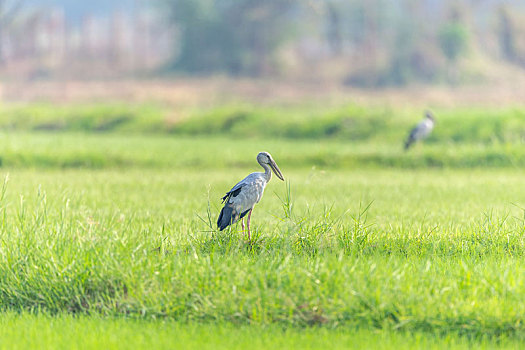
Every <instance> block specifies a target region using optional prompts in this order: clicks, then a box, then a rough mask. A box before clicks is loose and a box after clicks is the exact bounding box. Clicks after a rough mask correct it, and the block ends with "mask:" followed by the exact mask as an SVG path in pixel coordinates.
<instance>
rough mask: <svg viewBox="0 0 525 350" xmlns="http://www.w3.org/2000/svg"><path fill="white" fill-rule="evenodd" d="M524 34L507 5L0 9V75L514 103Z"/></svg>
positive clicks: (295, 0)
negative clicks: (470, 91) (438, 89)
mask: <svg viewBox="0 0 525 350" xmlns="http://www.w3.org/2000/svg"><path fill="white" fill-rule="evenodd" d="M524 33H525V4H524V3H522V2H519V1H504V0H463V1H442V0H417V1H416V0H392V1H390V0H301V1H299V0H267V1H264V2H263V1H256V0H235V1H234V0H112V1H103V0H92V1H77V0H2V1H0V76H1V77H2V80H3V82H4V85H8V82H36V81H38V82H42V81H64V80H75V81H93V80H106V81H107V80H110V79H113V80H114V79H121V80H122V79H130V78H132V79H147V78H154V79H158V78H162V79H171V80H177V79H179V80H180V79H182V78H188V77H195V76H197V77H199V78H203V77H210V76H215V77H217V76H220V77H234V78H235V79H243V78H246V79H250V80H252V79H266V80H268V79H271V80H273V81H275V80H280V81H286V82H288V83H292V84H293V83H299V84H302V85H303V86H304V85H305V84H312V83H313V84H330V85H331V86H340V87H349V88H358V89H368V90H370V89H385V88H402V87H406V86H411V85H412V86H413V85H424V86H430V85H439V86H464V85H469V84H470V85H473V84H475V85H483V84H485V85H491V84H492V85H494V84H496V85H498V86H500V87H501V86H503V87H505V86H509V85H510V88H509V92H510V93H511V94H513V93H514V91H513V89H514V88H515V86H516V85H515V84H516V82H521V79H522V78H523V76H525V74H524V73H525V35H523V34H524ZM513 84H514V85H513ZM5 89H6V86H4V90H5ZM7 89H9V87H7ZM10 95H13V94H10ZM11 97H13V98H16V97H17V96H16V94H15V96H11Z"/></svg>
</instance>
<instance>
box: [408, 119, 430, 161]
mask: <svg viewBox="0 0 525 350" xmlns="http://www.w3.org/2000/svg"><path fill="white" fill-rule="evenodd" d="M432 129H434V116H433V115H432V113H430V112H428V111H427V112H425V119H423V120H422V121H421V122H419V124H417V125H416V126H415V127H414V128H413V129H412V130H411V131H410V134H409V135H408V138H407V140H406V141H405V151H406V150H408V149H409V148H410V146H412V144H413V143H414V142H416V141H419V140H422V139H425V138H426V137H427V136H428V135H429V134H430V133H431V132H432Z"/></svg>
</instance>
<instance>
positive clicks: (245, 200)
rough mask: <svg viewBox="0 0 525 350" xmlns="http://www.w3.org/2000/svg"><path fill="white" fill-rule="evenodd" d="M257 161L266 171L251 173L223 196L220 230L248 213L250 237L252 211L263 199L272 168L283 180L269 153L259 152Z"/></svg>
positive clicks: (219, 221) (219, 222) (218, 223)
mask: <svg viewBox="0 0 525 350" xmlns="http://www.w3.org/2000/svg"><path fill="white" fill-rule="evenodd" d="M257 161H258V162H259V164H260V165H261V166H262V167H263V168H264V172H257V173H251V174H250V175H248V176H246V177H245V178H244V179H243V180H241V181H240V182H239V183H237V184H236V185H235V186H233V188H232V189H231V190H230V191H229V192H228V193H226V195H225V196H224V197H222V201H223V203H224V207H223V208H222V210H221V213H220V214H219V218H218V220H217V227H218V228H219V230H221V231H222V230H224V229H225V228H226V227H228V226H230V225H233V224H235V223H236V222H238V221H239V220H241V219H243V218H244V216H246V215H247V214H250V215H248V237H250V216H251V211H252V210H253V207H254V206H255V204H257V203H259V201H260V200H261V198H262V196H263V193H264V189H265V187H266V185H267V184H268V182H269V181H270V180H271V178H272V170H273V171H274V172H275V174H276V175H277V177H279V178H280V179H281V180H283V176H282V174H281V171H280V170H279V168H278V167H277V164H276V163H275V161H274V160H273V159H272V157H271V155H270V154H269V153H267V152H261V153H259V155H258V156H257ZM243 229H244V222H243Z"/></svg>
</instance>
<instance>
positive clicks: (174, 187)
mask: <svg viewBox="0 0 525 350" xmlns="http://www.w3.org/2000/svg"><path fill="white" fill-rule="evenodd" d="M353 108H354V109H352V111H353V112H352V113H357V112H359V111H365V112H366V110H363V109H359V108H357V107H353ZM117 110H118V109H117ZM98 111H99V112H100V111H101V110H98ZM102 111H104V109H102ZM225 111H226V112H225ZM62 112H63V111H62ZM256 112H257V113H259V114H257V118H263V115H265V113H263V112H264V111H256ZM383 112H384V111H383ZM383 112H381V113H383ZM456 112H458V113H459V111H456ZM507 112H508V111H507ZM507 112H505V113H503V112H501V113H503V114H498V115H497V116H495V117H494V118H495V119H491V118H492V117H490V116H488V114H487V115H486V116H488V117H487V118H489V119H488V121H487V120H484V119H479V118H478V117H479V113H482V112H480V111H477V112H476V111H475V112H473V113H474V114H472V115H469V114H467V115H466V116H465V118H464V120H463V121H461V122H458V123H459V128H460V129H461V127H462V125H463V126H465V125H467V124H468V125H470V126H474V124H473V123H474V120H481V121H482V123H481V125H479V127H478V126H476V128H475V129H472V130H471V131H472V132H469V133H467V134H465V135H464V138H461V139H460V138H456V137H454V136H453V135H452V134H451V133H450V132H451V131H452V129H451V128H452V124H451V123H452V121H453V120H454V118H457V116H458V115H459V114H454V115H452V114H449V115H447V112H446V111H445V112H443V114H442V115H443V116H444V117H443V125H444V126H443V127H442V129H439V128H440V126H439V128H438V127H437V129H436V135H434V136H433V137H432V138H431V139H429V140H427V141H426V142H425V143H423V144H418V145H416V147H415V148H414V149H412V150H411V152H408V153H404V152H403V151H402V136H403V135H404V133H405V129H404V128H405V126H404V125H405V124H407V125H408V124H409V123H408V114H407V113H406V112H405V113H404V114H401V118H402V121H398V120H397V119H395V118H397V117H391V119H388V118H387V119H385V120H386V122H388V123H391V125H390V126H389V127H392V130H388V128H389V127H387V128H386V129H384V128H383V126H378V128H377V135H369V136H366V137H364V138H363V139H358V140H356V139H355V138H352V137H349V139H350V140H347V139H346V138H345V137H346V136H348V135H349V134H348V135H347V134H345V133H344V132H343V133H341V134H338V133H336V134H334V135H324V134H323V135H317V134H316V135H314V134H311V135H307V134H308V133H315V132H317V131H318V129H319V130H321V132H322V130H324V129H323V128H324V127H325V126H326V125H328V124H326V123H325V119H323V118H321V119H319V120H317V121H315V120H313V119H312V120H310V121H312V124H307V125H305V126H304V127H303V128H302V129H297V130H295V131H294V132H297V133H302V134H301V135H299V136H298V135H288V134H286V133H284V134H280V136H281V137H280V138H279V137H271V138H266V137H265V136H267V135H269V134H270V132H271V131H272V128H274V126H275V125H274V126H272V123H273V122H279V123H283V125H284V129H286V128H288V127H290V128H292V126H293V125H295V124H293V123H295V121H297V120H299V119H296V118H297V116H292V117H291V119H290V120H289V121H284V120H281V119H279V117H278V115H279V114H278V113H277V112H276V114H275V115H271V113H270V117H269V119H270V120H269V121H268V128H269V129H268V130H263V131H260V132H255V133H254V134H253V135H252V136H253V137H252V138H247V137H239V135H240V134H239V133H240V131H242V130H243V128H244V127H246V128H248V127H249V128H250V129H252V126H254V125H256V124H251V123H258V122H260V121H261V120H262V119H261V120H259V119H257V118H256V120H255V121H253V120H251V119H250V118H252V117H251V115H250V116H248V117H247V118H248V119H242V120H243V121H242V122H239V123H241V124H239V125H236V123H237V122H235V123H234V125H233V126H232V128H231V129H228V130H227V131H224V132H222V135H219V136H209V135H207V131H206V132H205V131H202V130H200V129H199V128H201V127H206V125H207V121H208V119H207V118H208V117H206V116H204V117H203V118H204V119H202V120H200V121H199V120H196V121H195V123H196V124H195V125H193V126H191V128H190V126H188V125H189V124H184V123H186V122H187V123H190V124H191V122H192V121H184V122H183V123H182V124H180V125H178V126H172V127H173V128H172V129H170V130H163V131H159V130H160V129H159V130H154V131H152V130H149V131H147V132H146V131H144V130H142V129H141V128H140V127H137V128H138V129H135V130H133V128H128V129H126V130H124V129H120V126H118V127H115V129H112V130H104V132H101V131H100V130H99V131H97V132H93V130H91V129H90V128H87V129H86V130H80V129H78V130H77V129H76V128H69V127H67V128H65V129H61V130H58V131H57V130H54V131H53V132H49V130H47V131H42V130H40V131H38V132H35V131H34V129H33V128H32V127H27V128H26V127H18V126H17V127H14V128H13V129H15V130H16V131H9V132H4V133H3V134H2V135H1V137H0V159H1V161H2V174H0V175H2V177H4V176H7V174H9V180H8V181H7V182H6V183H5V185H4V187H3V191H1V192H0V193H1V194H2V195H1V196H0V276H2V278H0V308H1V309H2V310H4V311H5V312H7V313H6V314H4V315H3V317H0V323H2V322H4V323H5V324H6V327H7V328H5V329H7V330H8V332H11V333H9V334H10V335H9V337H10V338H8V339H13V343H15V340H16V338H17V337H20V336H19V335H18V334H20V333H16V332H17V329H18V327H17V326H16V325H17V324H24V323H27V324H29V325H33V327H35V329H40V330H42V331H43V332H44V333H45V334H47V338H45V337H43V338H42V341H43V342H44V344H47V343H45V342H47V341H48V342H56V344H57V347H60V346H63V345H61V344H67V343H68V342H69V343H70V344H73V345H72V347H74V346H75V345H74V344H76V343H74V341H72V340H70V339H69V338H68V337H69V335H70V334H75V332H79V327H80V328H84V329H104V331H106V333H105V334H108V335H107V337H106V338H105V337H104V336H102V337H100V338H93V339H88V340H87V343H86V345H89V346H91V347H97V346H109V347H119V346H121V347H126V346H125V345H126V344H127V343H118V344H117V343H116V342H114V339H115V338H111V336H110V335H109V333H111V332H113V333H114V334H117V335H118V334H120V336H121V337H126V338H127V339H129V342H130V344H131V342H133V341H135V342H136V344H137V346H138V347H140V346H141V344H156V346H158V347H161V348H162V347H168V345H173V344H176V342H177V340H174V338H173V337H172V335H171V333H170V334H168V333H169V330H170V329H176V330H178V331H179V332H180V333H179V334H180V338H177V339H185V340H184V341H187V342H188V344H189V346H190V347H191V346H194V347H197V346H203V344H205V340H206V339H207V340H209V341H210V342H212V343H215V344H214V345H215V346H216V347H219V348H220V347H221V346H222V347H225V348H226V347H228V348H231V347H240V346H245V345H246V344H248V343H250V344H251V345H253V346H255V347H262V348H263V347H266V348H267V347H269V346H268V344H269V343H268V342H270V344H280V343H279V342H281V341H282V342H283V343H282V344H283V347H290V346H293V345H294V344H299V345H300V346H301V347H306V348H308V346H307V345H305V344H306V343H307V340H308V339H309V337H311V338H312V340H311V341H310V342H309V344H310V345H311V347H312V348H316V347H320V346H318V345H317V344H323V343H325V342H326V341H330V340H333V342H332V344H333V345H334V347H346V346H347V345H348V344H349V343H351V344H361V345H362V346H365V345H367V344H377V345H378V346H379V345H380V344H382V343H387V344H408V345H407V346H408V347H420V346H424V347H431V348H432V347H436V348H438V347H443V346H450V347H453V346H457V347H460V348H461V347H472V346H476V347H483V346H485V347H490V346H491V345H502V346H509V347H512V346H514V345H515V344H514V343H513V342H518V341H520V340H522V338H523V334H525V333H524V332H525V326H524V324H525V323H524V319H523V316H522V315H523V314H524V313H525V304H524V303H523V302H522V300H523V296H524V292H523V291H524V287H525V277H524V276H525V264H524V263H523V261H525V260H524V258H525V253H524V252H525V238H524V237H525V236H524V234H525V211H524V208H525V189H524V187H523V186H522V183H523V175H524V171H523V170H522V169H521V168H522V166H523V165H525V160H524V159H525V154H524V152H525V151H524V150H523V147H522V144H521V140H520V139H519V137H515V136H516V135H518V134H519V133H520V132H521V131H520V130H521V129H520V127H519V125H517V126H516V127H515V128H509V125H513V124H512V123H511V124H508V123H510V121H514V122H517V121H519V120H520V118H521V114H520V113H519V112H516V113H514V112H513V113H511V112H508V113H507ZM46 113H47V112H46ZM86 113H87V112H86ZM90 113H91V112H90ZM141 113H142V112H141ZM148 113H149V112H148ZM221 113H224V115H226V117H224V118H226V119H227V118H228V115H229V114H228V113H229V112H228V109H225V110H223V111H222V112H221ZM295 113H298V112H297V111H296V112H295ZM334 113H335V112H334ZM371 113H372V114H374V113H379V114H378V115H377V116H378V118H379V117H380V116H381V113H380V111H379V112H378V110H376V111H372V112H371ZM449 113H451V112H449ZM476 113H478V114H476ZM487 113H488V112H487ZM88 114H89V113H88ZM374 115H375V114H374ZM310 117H312V116H310ZM332 117H333V118H332ZM332 117H330V118H328V119H326V122H327V123H328V121H330V120H332V121H333V120H339V119H338V118H339V117H340V115H339V114H337V113H335V114H332ZM361 117H362V118H365V120H366V123H364V124H363V125H361V126H360V127H359V128H358V129H356V130H365V129H366V128H365V126H364V125H365V124H366V125H368V124H369V122H370V123H372V124H374V122H373V120H375V119H374V118H375V117H373V118H372V119H370V120H369V119H367V116H366V115H365V116H361ZM361 117H360V118H361ZM500 117H501V118H503V119H502V120H503V121H501V120H499V119H498V118H500ZM65 118H66V119H67V118H69V117H65ZM71 118H72V120H74V118H73V117H71ZM210 118H211V117H210ZM272 118H274V119H273V120H272ZM389 118H390V117H389ZM0 119H1V117H0ZM44 119H45V118H44ZM88 119H89V118H88ZM496 119H497V120H496ZM101 120H102V119H101ZM145 120H147V118H146V119H145ZM155 120H157V121H160V123H162V118H160V119H154V122H155ZM308 120H309V119H308ZM500 122H501V123H503V124H502V125H503V126H502V128H500V129H498V130H500V131H501V130H510V131H509V133H510V134H509V133H507V131H505V132H503V131H502V132H501V133H500V135H506V136H503V139H501V138H499V136H498V137H496V138H491V139H487V138H486V137H485V136H486V135H488V134H487V133H489V132H490V130H495V129H494V125H496V124H498V125H499V123H500ZM67 123H69V121H68V122H67ZM67 123H66V124H67ZM217 123H219V124H220V123H222V122H221V121H220V120H219V121H217ZM242 123H246V125H244V124H242ZM287 123H288V124H287ZM330 123H331V122H330ZM461 123H466V124H461ZM469 123H470V124H469ZM0 124H1V120H0ZM325 124H326V125H325ZM28 125H29V124H28ZM71 125H72V124H71ZM90 125H91V124H90ZM129 125H131V124H129ZM210 125H211V124H210ZM242 125H244V126H242ZM345 125H346V124H345ZM374 125H375V124H374ZM470 126H469V127H470ZM179 127H180V128H179ZM177 128H179V129H177ZM185 128H186V129H185ZM192 128H193V129H192ZM374 128H375V127H374ZM382 128H383V129H382ZM496 129H497V128H496ZM28 130H33V131H28ZM72 130H75V131H74V132H73V131H72ZM137 130H138V131H137ZM253 130H255V129H253ZM290 130H291V129H290ZM305 130H306V131H305ZM356 130H353V131H352V132H354V131H356ZM439 130H442V131H439ZM480 130H485V131H480ZM487 130H488V131H487ZM305 133H306V134H305ZM496 134H497V133H496ZM496 134H495V135H496ZM381 135H383V136H384V138H382V137H381ZM451 135H452V136H451ZM462 135H463V134H462ZM472 135H476V136H475V137H473V136H472ZM509 135H510V136H509ZM277 136H279V135H277ZM398 136H399V137H398ZM352 140H353V141H352ZM262 150H266V151H269V152H270V153H272V155H273V156H274V158H275V160H276V161H277V163H278V164H279V166H280V168H281V169H282V171H283V174H284V176H285V177H286V179H287V182H286V183H282V182H280V181H272V182H271V183H270V184H269V185H268V187H267V189H266V193H265V196H264V198H263V200H262V201H261V203H259V204H258V205H257V206H256V207H255V210H254V212H253V217H252V228H253V237H254V239H253V241H251V242H248V241H247V240H246V237H245V235H244V233H243V232H241V231H240V227H239V225H234V226H233V227H231V229H229V230H226V231H223V232H217V231H216V229H215V220H216V217H217V214H218V212H219V210H220V205H221V203H220V198H221V197H222V196H223V194H224V193H225V192H226V191H228V190H229V189H230V188H231V187H232V186H233V185H234V184H235V183H236V182H237V181H239V180H240V179H242V178H243V177H244V176H246V175H247V174H248V173H250V172H252V171H258V170H259V169H260V168H259V166H258V165H257V163H256V161H255V156H256V154H257V152H259V151H262ZM18 313H19V314H20V316H18ZM54 324H59V325H61V324H64V326H60V329H63V328H64V329H68V333H67V334H68V335H64V336H62V337H61V338H60V337H59V336H57V335H56V333H55V332H54V330H53V327H54V326H53V325H54ZM140 327H145V329H146V331H145V335H144V336H143V337H142V335H140V334H139V332H136V331H135V329H137V328H140ZM210 329H211V332H216V333H217V334H219V335H220V334H223V333H228V332H232V331H233V330H235V331H237V332H239V334H240V335H239V337H238V339H239V341H238V342H229V341H226V340H224V339H222V337H220V336H217V338H216V337H215V336H213V337H210V338H206V336H205V335H204V334H205V333H207V332H210ZM18 332H19V331H18ZM46 332H48V333H46ZM148 332H149V333H148ZM221 332H222V333H221ZM279 332H283V333H279ZM253 334H257V335H258V337H256V339H255V340H253V336H251V335H253ZM271 335H275V337H272V336H271ZM316 335H317V338H315V337H316ZM57 337H58V338H57ZM219 338H220V339H219ZM313 338H315V340H313ZM199 339H200V340H202V341H199ZM334 339H337V341H335V340H334ZM181 341H182V340H181ZM193 341H194V342H193ZM339 342H340V343H339ZM2 344H4V343H2ZM5 344H9V343H5ZM19 344H21V345H20V347H23V346H22V345H23V343H22V342H20V343H19ZM28 344H29V343H28ZM192 344H194V345H192ZM26 345H27V344H26ZM299 345H298V346H299ZM2 346H4V345H2ZM28 346H32V345H30V344H29V345H28ZM145 346H147V345H144V347H145ZM7 347H9V346H7ZM79 347H80V345H79ZM9 348H12V347H9ZM214 348H215V347H214Z"/></svg>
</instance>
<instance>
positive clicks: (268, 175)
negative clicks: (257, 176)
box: [261, 164, 272, 182]
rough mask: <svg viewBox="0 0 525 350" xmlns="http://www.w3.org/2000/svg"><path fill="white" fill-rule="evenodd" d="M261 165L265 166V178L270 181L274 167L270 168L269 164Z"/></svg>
mask: <svg viewBox="0 0 525 350" xmlns="http://www.w3.org/2000/svg"><path fill="white" fill-rule="evenodd" d="M261 166H262V167H263V168H264V178H265V179H266V182H269V181H270V180H271V178H272V169H270V166H269V165H268V164H261Z"/></svg>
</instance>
